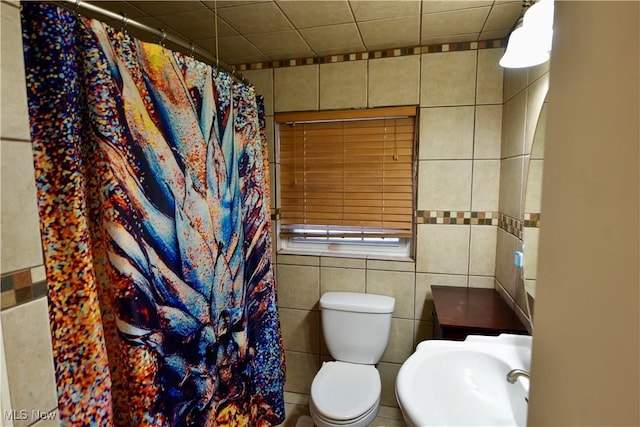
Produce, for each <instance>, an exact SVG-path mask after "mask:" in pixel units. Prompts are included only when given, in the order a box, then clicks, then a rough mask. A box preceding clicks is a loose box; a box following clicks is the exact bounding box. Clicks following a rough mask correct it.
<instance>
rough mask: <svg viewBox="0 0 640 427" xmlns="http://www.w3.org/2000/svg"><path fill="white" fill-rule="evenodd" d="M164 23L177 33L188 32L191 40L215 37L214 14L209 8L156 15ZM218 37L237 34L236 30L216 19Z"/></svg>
mask: <svg viewBox="0 0 640 427" xmlns="http://www.w3.org/2000/svg"><path fill="white" fill-rule="evenodd" d="M157 18H158V20H159V21H160V22H162V23H163V24H165V28H166V27H168V28H171V29H172V30H174V31H175V32H177V33H179V34H187V33H188V34H189V37H190V39H191V40H200V39H208V38H214V37H216V25H215V22H216V16H215V14H214V13H213V11H211V10H209V9H206V8H205V9H204V10H198V11H194V12H185V13H175V14H173V15H162V16H158V17H157ZM217 32H218V37H227V36H234V35H237V34H238V32H237V31H236V30H234V29H233V28H231V27H230V26H229V25H228V24H227V23H226V22H224V21H222V20H219V21H218V29H217Z"/></svg>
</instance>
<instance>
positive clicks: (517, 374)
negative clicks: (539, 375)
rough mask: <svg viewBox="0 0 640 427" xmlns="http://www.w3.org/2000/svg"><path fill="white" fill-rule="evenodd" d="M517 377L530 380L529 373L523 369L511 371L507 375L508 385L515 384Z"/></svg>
mask: <svg viewBox="0 0 640 427" xmlns="http://www.w3.org/2000/svg"><path fill="white" fill-rule="evenodd" d="M518 377H527V378H530V377H529V373H528V372H527V371H525V370H524V369H512V370H510V371H509V373H508V374H507V381H508V382H509V384H515V382H516V381H517V380H518Z"/></svg>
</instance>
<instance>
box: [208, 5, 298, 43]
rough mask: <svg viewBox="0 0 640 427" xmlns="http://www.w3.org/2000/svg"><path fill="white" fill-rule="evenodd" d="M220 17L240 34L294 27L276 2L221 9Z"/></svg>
mask: <svg viewBox="0 0 640 427" xmlns="http://www.w3.org/2000/svg"><path fill="white" fill-rule="evenodd" d="M218 15H219V16H220V18H222V19H223V20H224V21H225V22H226V23H228V24H229V25H231V26H232V27H233V28H234V29H236V30H237V31H238V32H239V33H240V34H245V35H246V34H258V33H271V32H278V31H286V30H293V25H291V22H289V20H288V19H287V18H286V17H285V15H284V13H282V11H281V10H280V8H279V7H278V6H276V4H275V3H274V2H268V3H257V4H252V5H247V6H238V7H228V8H224V9H220V10H219V11H218Z"/></svg>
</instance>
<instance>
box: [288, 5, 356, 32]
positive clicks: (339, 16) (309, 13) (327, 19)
mask: <svg viewBox="0 0 640 427" xmlns="http://www.w3.org/2000/svg"><path fill="white" fill-rule="evenodd" d="M276 4H277V5H278V6H279V7H280V9H282V11H283V12H284V13H285V15H287V18H289V20H290V21H291V22H292V23H293V25H295V26H296V28H310V27H321V26H325V25H336V24H346V23H349V22H354V19H353V15H352V14H351V10H350V9H349V4H348V3H347V2H346V0H339V1H317V0H311V1H299V0H281V1H278V2H277V3H276Z"/></svg>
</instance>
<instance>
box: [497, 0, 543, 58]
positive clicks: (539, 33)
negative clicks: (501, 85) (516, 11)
mask: <svg viewBox="0 0 640 427" xmlns="http://www.w3.org/2000/svg"><path fill="white" fill-rule="evenodd" d="M552 37H553V0H540V1H538V2H537V3H536V4H534V5H533V6H531V7H530V8H529V9H527V11H526V12H525V14H524V17H523V18H522V20H521V22H520V23H519V25H518V26H517V27H516V29H515V30H513V32H512V33H511V35H510V36H509V42H508V43H507V49H506V51H505V53H504V55H503V56H502V58H501V59H500V66H502V67H504V68H525V67H533V66H534V65H538V64H542V63H544V62H546V61H548V60H549V53H550V52H551V40H552Z"/></svg>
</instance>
